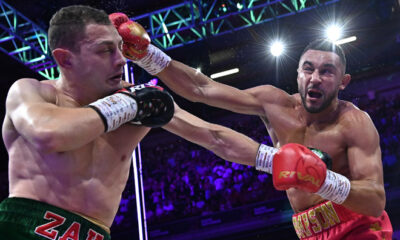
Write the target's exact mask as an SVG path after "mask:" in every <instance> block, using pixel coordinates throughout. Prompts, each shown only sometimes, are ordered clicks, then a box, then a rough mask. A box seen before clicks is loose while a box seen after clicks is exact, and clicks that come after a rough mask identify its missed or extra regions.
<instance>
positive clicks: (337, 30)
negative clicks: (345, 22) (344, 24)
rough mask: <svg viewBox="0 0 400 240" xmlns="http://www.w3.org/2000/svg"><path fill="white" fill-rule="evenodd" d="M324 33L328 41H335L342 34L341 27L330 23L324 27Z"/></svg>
mask: <svg viewBox="0 0 400 240" xmlns="http://www.w3.org/2000/svg"><path fill="white" fill-rule="evenodd" d="M325 34H326V37H327V38H328V39H329V40H330V41H332V42H335V41H336V40H338V39H340V37H341V36H342V28H341V27H339V26H337V25H331V26H329V27H328V28H327V29H326V32H325Z"/></svg>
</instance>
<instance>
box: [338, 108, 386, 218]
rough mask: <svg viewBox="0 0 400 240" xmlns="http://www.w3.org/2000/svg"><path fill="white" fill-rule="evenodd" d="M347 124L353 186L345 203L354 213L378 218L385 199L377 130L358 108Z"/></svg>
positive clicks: (348, 154) (348, 152)
mask: <svg viewBox="0 0 400 240" xmlns="http://www.w3.org/2000/svg"><path fill="white" fill-rule="evenodd" d="M346 127H347V128H348V131H347V132H348V134H347V136H346V138H347V141H348V144H349V147H348V150H347V156H348V162H349V169H350V176H349V178H350V179H351V188H350V193H349V196H348V197H347V199H346V201H345V202H344V203H343V205H344V206H346V207H348V208H349V209H351V210H353V211H355V212H359V213H362V214H365V215H371V216H375V217H378V216H380V215H381V213H382V211H383V210H384V208H385V202H386V197H385V189H384V185H383V169H382V159H381V149H380V146H379V135H378V132H377V130H376V128H375V127H374V125H373V123H372V120H371V119H370V118H369V116H368V115H367V114H366V113H364V112H362V111H355V112H354V113H353V116H352V121H351V122H350V123H349V125H348V126H346Z"/></svg>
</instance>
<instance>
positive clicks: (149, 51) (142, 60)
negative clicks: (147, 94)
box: [109, 13, 171, 75]
mask: <svg viewBox="0 0 400 240" xmlns="http://www.w3.org/2000/svg"><path fill="white" fill-rule="evenodd" d="M109 19H110V21H111V22H112V23H113V24H114V26H115V28H116V29H117V31H118V33H119V35H120V36H121V37H122V40H123V41H124V43H123V44H122V54H123V55H124V56H125V57H126V58H128V59H130V60H132V61H133V62H134V63H136V64H137V65H139V66H140V67H142V68H143V69H144V70H146V71H147V72H148V73H149V74H151V75H156V74H158V73H159V72H161V71H162V70H163V69H164V68H166V67H167V66H168V64H169V63H170V62H171V58H170V57H169V56H168V55H167V54H165V53H164V52H163V51H161V50H160V49H158V48H157V47H155V46H153V45H151V44H150V36H149V35H148V34H147V32H146V30H145V29H144V28H143V27H142V26H141V25H140V24H139V23H137V22H134V21H131V20H129V18H128V17H127V16H126V15H125V14H123V13H112V14H110V15H109Z"/></svg>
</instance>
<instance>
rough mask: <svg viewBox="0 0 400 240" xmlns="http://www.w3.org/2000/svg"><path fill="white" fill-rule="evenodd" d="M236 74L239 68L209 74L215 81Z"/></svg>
mask: <svg viewBox="0 0 400 240" xmlns="http://www.w3.org/2000/svg"><path fill="white" fill-rule="evenodd" d="M238 72H239V68H233V69H229V70H226V71H223V72H219V73H214V74H211V78H212V79H215V78H219V77H223V76H227V75H231V74H234V73H238Z"/></svg>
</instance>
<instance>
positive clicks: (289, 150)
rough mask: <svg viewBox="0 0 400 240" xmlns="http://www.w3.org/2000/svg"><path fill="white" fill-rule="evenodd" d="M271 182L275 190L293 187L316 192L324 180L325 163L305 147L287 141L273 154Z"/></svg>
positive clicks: (325, 172)
mask: <svg viewBox="0 0 400 240" xmlns="http://www.w3.org/2000/svg"><path fill="white" fill-rule="evenodd" d="M272 166H273V167H272V176H273V183H274V186H275V188H276V189H277V190H287V189H289V188H292V187H295V188H298V189H301V190H304V191H307V192H311V193H315V192H317V191H318V190H319V189H320V188H321V186H322V184H323V183H324V181H325V178H326V174H327V168H326V165H325V163H324V162H323V161H322V160H321V159H320V158H319V157H318V156H317V155H316V154H315V153H313V152H312V151H311V150H310V149H308V148H307V147H305V146H303V145H300V144H295V143H289V144H286V145H284V146H282V147H281V148H280V149H279V151H278V152H277V153H276V154H275V156H274V159H273V164H272Z"/></svg>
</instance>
